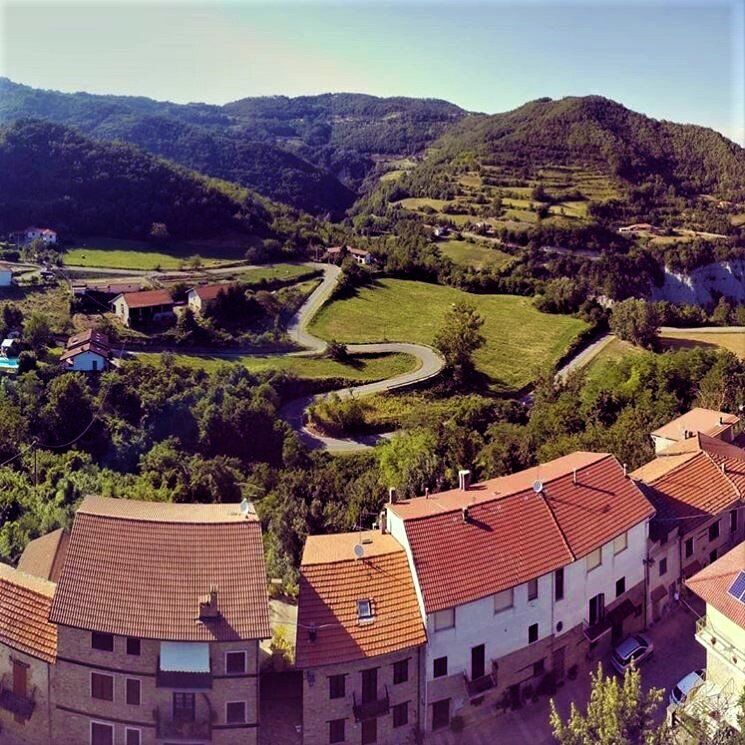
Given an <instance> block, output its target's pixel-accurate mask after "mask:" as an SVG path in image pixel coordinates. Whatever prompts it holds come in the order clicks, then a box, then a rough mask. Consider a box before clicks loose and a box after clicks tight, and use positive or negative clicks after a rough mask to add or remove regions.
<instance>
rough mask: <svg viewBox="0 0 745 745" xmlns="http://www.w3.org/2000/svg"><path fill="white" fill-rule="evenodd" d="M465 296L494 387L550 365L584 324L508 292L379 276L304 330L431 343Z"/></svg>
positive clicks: (517, 384)
mask: <svg viewBox="0 0 745 745" xmlns="http://www.w3.org/2000/svg"><path fill="white" fill-rule="evenodd" d="M459 300H468V301H469V302H471V303H472V304H473V305H475V306H476V308H477V309H478V311H479V313H480V314H481V315H482V317H483V318H484V320H485V323H484V326H483V328H482V333H483V335H484V336H485V337H486V340H487V341H486V344H485V346H484V347H483V348H482V349H480V350H479V351H478V352H477V353H476V365H477V367H478V369H479V370H480V371H481V372H483V373H485V374H486V375H487V376H488V377H489V378H490V379H491V381H492V385H493V387H494V389H495V390H498V391H510V390H515V389H518V388H521V387H522V386H524V385H527V384H528V383H530V381H531V380H533V379H534V378H535V377H536V375H537V374H538V373H539V372H541V371H545V370H547V369H550V368H551V367H552V366H553V365H554V364H555V363H556V361H557V360H558V359H559V357H561V355H562V354H563V353H564V352H565V351H566V349H567V347H568V346H569V344H570V343H571V342H572V341H573V340H574V339H575V338H576V336H577V335H578V334H579V333H580V332H581V331H583V330H584V329H585V328H586V327H587V326H586V324H585V323H584V322H583V321H580V320H578V319H576V318H570V317H569V316H560V315H549V314H546V313H540V312H538V311H537V310H536V309H535V307H534V306H533V304H532V302H531V300H530V299H529V298H525V297H517V296H513V295H474V294H470V293H466V292H463V291H461V290H456V289H453V288H451V287H443V286H440V285H432V284H427V283H424V282H411V281H407V280H397V279H385V280H382V281H381V282H379V283H378V284H377V285H376V286H375V287H374V288H366V289H363V290H361V291H360V292H359V294H358V295H357V296H356V297H353V298H350V299H346V300H342V301H336V302H333V303H331V304H329V305H327V306H325V307H324V308H323V309H322V310H321V311H320V313H319V314H318V315H317V316H316V318H315V320H314V322H313V323H312V324H311V328H310V330H311V331H312V332H313V333H315V334H317V335H318V336H320V337H322V338H324V339H337V340H339V341H343V342H372V341H386V340H388V341H410V342H420V343H424V344H432V342H433V340H434V337H435V335H436V334H437V332H438V331H439V329H440V328H441V326H442V323H443V319H444V316H445V314H446V313H447V311H448V309H449V308H450V307H452V305H453V303H455V302H457V301H459Z"/></svg>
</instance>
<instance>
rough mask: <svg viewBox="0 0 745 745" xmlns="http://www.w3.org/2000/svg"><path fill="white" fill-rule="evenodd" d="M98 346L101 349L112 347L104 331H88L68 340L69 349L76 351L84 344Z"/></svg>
mask: <svg viewBox="0 0 745 745" xmlns="http://www.w3.org/2000/svg"><path fill="white" fill-rule="evenodd" d="M89 343H93V344H97V345H98V346H99V347H110V346H111V344H110V343H109V337H108V335H107V334H104V333H103V331H96V330H95V329H86V330H85V331H81V332H80V333H78V334H73V335H72V336H71V337H70V338H69V339H68V340H67V345H66V347H67V349H74V348H75V347H79V346H81V345H82V344H89Z"/></svg>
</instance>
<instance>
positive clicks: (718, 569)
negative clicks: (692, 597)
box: [685, 543, 745, 629]
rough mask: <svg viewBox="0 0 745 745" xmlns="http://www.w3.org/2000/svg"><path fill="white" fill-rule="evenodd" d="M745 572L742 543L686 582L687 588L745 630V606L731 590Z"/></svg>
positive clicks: (744, 556) (744, 553)
mask: <svg viewBox="0 0 745 745" xmlns="http://www.w3.org/2000/svg"><path fill="white" fill-rule="evenodd" d="M743 571H745V543H740V544H739V545H738V546H735V547H734V548H733V549H732V550H731V551H728V552H727V553H726V554H725V555H724V556H722V557H721V558H719V559H717V560H716V561H715V562H713V563H712V564H709V566H707V567H705V568H704V569H702V570H701V571H700V572H697V573H696V574H695V575H694V576H693V577H690V578H689V579H687V580H686V581H685V584H686V586H687V587H689V588H690V589H691V590H693V592H695V593H696V595H698V596H699V597H701V598H703V599H704V600H705V601H706V603H707V604H708V605H711V606H713V607H714V608H716V609H717V610H718V611H719V612H720V613H722V614H724V615H725V616H727V618H729V619H730V620H731V621H733V622H734V623H736V624H737V625H738V626H740V627H741V628H743V629H745V604H743V603H741V602H740V601H739V600H735V598H733V597H732V596H731V595H730V594H729V592H727V590H729V588H730V585H731V584H732V582H733V580H734V579H735V577H737V575H738V574H739V573H740V572H743Z"/></svg>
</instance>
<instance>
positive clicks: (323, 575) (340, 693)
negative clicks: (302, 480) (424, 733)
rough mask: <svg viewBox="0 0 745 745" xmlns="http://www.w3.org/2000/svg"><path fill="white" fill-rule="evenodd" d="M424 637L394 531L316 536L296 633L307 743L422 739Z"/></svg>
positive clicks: (307, 554)
mask: <svg viewBox="0 0 745 745" xmlns="http://www.w3.org/2000/svg"><path fill="white" fill-rule="evenodd" d="M425 642H426V636H425V633H424V626H423V623H422V617H421V615H420V612H419V603H418V600H417V595H416V590H415V588H414V582H413V580H412V576H411V571H410V568H409V563H408V560H407V558H406V554H405V553H404V549H403V547H402V546H401V545H400V544H399V543H398V542H397V541H396V540H395V538H393V537H392V536H390V535H385V534H383V533H382V532H381V531H379V530H373V531H366V532H358V533H342V534H339V535H320V536H309V537H308V539H307V541H306V543H305V550H304V552H303V559H302V563H301V566H300V597H299V601H298V624H297V639H296V664H297V667H298V668H300V669H301V670H302V673H303V730H302V731H303V745H326V743H330V742H331V743H334V742H363V743H375V742H377V743H390V744H391V745H396V744H398V743H409V742H413V737H414V733H415V732H416V730H417V727H418V725H419V698H418V692H419V682H420V679H419V676H420V664H421V660H422V659H423V647H422V645H423V644H424V643H425Z"/></svg>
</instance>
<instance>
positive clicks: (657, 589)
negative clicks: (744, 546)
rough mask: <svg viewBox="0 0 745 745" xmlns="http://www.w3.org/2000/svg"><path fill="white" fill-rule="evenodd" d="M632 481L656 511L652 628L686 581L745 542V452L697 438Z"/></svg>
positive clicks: (670, 449)
mask: <svg viewBox="0 0 745 745" xmlns="http://www.w3.org/2000/svg"><path fill="white" fill-rule="evenodd" d="M720 434H722V433H721V432H720ZM631 477H632V478H633V479H634V480H635V481H636V482H637V484H638V485H639V486H640V488H641V489H642V491H644V493H645V494H646V495H647V498H648V499H649V501H650V502H651V503H652V504H653V505H654V507H655V511H656V515H655V517H654V518H653V519H652V521H651V524H650V534H649V555H648V560H647V564H648V572H649V583H648V591H649V598H648V605H647V612H648V618H647V621H648V623H653V622H654V621H658V620H659V619H660V617H661V616H662V615H663V614H664V612H665V610H666V608H668V607H672V606H673V604H674V601H675V599H676V597H677V596H678V595H679V593H680V592H681V589H682V583H683V580H684V579H686V578H688V577H691V576H692V575H693V574H696V573H697V572H698V571H699V570H700V569H701V568H702V567H704V566H706V565H707V564H711V563H713V562H715V561H716V560H717V558H718V557H719V556H721V555H722V554H723V553H724V552H726V551H727V550H728V549H730V548H731V547H732V546H734V545H735V544H737V543H739V542H740V541H742V540H743V538H745V519H744V518H743V515H741V514H740V510H741V507H742V500H743V493H744V492H745V450H742V449H741V448H739V447H736V446H735V445H732V444H731V443H729V442H726V441H724V440H720V439H717V438H716V437H710V436H708V435H705V434H696V435H694V436H692V437H688V438H686V439H684V440H681V441H680V442H678V443H675V444H673V445H669V446H668V447H666V448H665V449H664V450H662V451H661V452H660V453H659V454H658V455H657V457H656V458H655V459H654V460H653V461H651V462H649V463H647V464H645V465H644V466H642V467H641V468H638V469H637V470H636V471H634V472H633V473H632V474H631Z"/></svg>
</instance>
